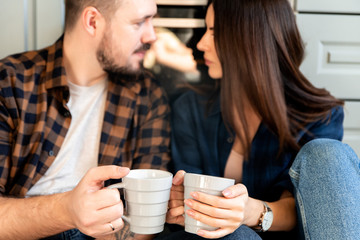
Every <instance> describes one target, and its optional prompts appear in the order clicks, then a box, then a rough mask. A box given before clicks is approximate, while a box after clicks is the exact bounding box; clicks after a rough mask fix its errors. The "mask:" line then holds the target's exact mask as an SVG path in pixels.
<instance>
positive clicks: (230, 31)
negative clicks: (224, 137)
mask: <svg viewBox="0 0 360 240" xmlns="http://www.w3.org/2000/svg"><path fill="white" fill-rule="evenodd" d="M212 4H213V8H214V14H215V20H214V40H215V46H216V49H217V54H218V56H219V59H220V62H221V65H222V70H223V77H222V79H221V80H220V97H221V109H222V114H223V118H224V120H225V122H226V123H227V124H228V125H229V126H230V127H231V128H232V129H235V123H234V119H235V118H234V114H235V113H236V111H234V109H233V107H236V110H237V112H238V114H239V116H238V118H239V119H240V121H241V125H242V127H243V130H244V134H243V136H241V135H240V136H238V137H239V138H240V140H241V143H242V145H243V148H244V149H246V150H247V151H246V154H245V155H246V156H248V155H247V154H248V153H249V150H250V146H251V139H250V137H249V131H248V126H249V123H248V122H247V121H246V116H245V114H244V108H245V107H246V106H245V105H246V104H250V105H251V107H252V108H253V110H254V111H255V113H256V114H258V115H259V116H260V117H261V120H262V122H263V123H265V124H266V126H267V127H268V128H269V129H270V131H272V132H273V133H275V134H276V135H277V136H278V138H279V144H280V149H279V151H282V150H283V149H284V148H285V147H286V148H291V149H295V150H298V149H299V146H298V144H297V142H296V139H295V136H296V135H297V133H298V132H299V131H301V130H303V129H304V126H305V125H306V124H307V123H310V122H313V121H317V120H321V119H325V118H326V117H327V116H328V115H329V114H330V113H331V109H332V108H333V107H335V106H339V105H343V102H342V101H340V100H338V99H336V98H334V97H333V96H331V95H330V93H329V92H328V91H326V90H325V89H319V88H316V87H314V86H313V85H312V84H311V83H310V82H309V81H308V79H306V77H305V76H304V75H303V74H302V73H301V72H300V70H299V67H300V64H301V62H302V60H303V56H304V47H303V42H302V39H301V36H300V34H299V31H298V29H297V25H296V22H295V16H294V14H293V11H292V9H291V7H290V4H289V2H288V0H213V1H212Z"/></svg>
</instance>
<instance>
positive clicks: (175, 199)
mask: <svg viewBox="0 0 360 240" xmlns="http://www.w3.org/2000/svg"><path fill="white" fill-rule="evenodd" d="M184 176H185V171H183V170H180V171H178V172H177V173H176V174H175V176H174V178H173V185H172V187H171V191H170V200H169V210H168V212H167V214H166V222H167V223H170V224H179V225H182V226H184V225H185V218H184V215H183V214H184V185H183V183H184Z"/></svg>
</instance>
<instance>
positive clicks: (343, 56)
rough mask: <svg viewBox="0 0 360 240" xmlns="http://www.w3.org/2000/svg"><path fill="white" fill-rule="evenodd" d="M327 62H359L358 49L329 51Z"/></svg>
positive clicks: (359, 52)
mask: <svg viewBox="0 0 360 240" xmlns="http://www.w3.org/2000/svg"><path fill="white" fill-rule="evenodd" d="M328 62H329V63H337V64H339V63H340V64H349V63H350V64H360V51H354V52H348V51H329V52H328Z"/></svg>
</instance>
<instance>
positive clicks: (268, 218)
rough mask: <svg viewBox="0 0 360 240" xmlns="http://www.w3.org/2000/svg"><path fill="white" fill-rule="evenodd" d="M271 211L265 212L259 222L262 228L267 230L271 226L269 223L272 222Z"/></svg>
mask: <svg viewBox="0 0 360 240" xmlns="http://www.w3.org/2000/svg"><path fill="white" fill-rule="evenodd" d="M273 218H274V216H273V213H272V212H266V213H265V215H264V218H263V221H262V223H261V226H262V230H263V231H267V230H269V228H270V227H271V224H272V222H273Z"/></svg>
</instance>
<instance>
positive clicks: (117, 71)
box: [96, 35, 150, 77]
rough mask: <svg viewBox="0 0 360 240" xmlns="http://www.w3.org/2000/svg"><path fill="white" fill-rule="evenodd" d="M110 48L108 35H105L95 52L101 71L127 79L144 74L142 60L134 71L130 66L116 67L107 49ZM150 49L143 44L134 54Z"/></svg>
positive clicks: (148, 45) (147, 45)
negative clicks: (126, 77) (127, 77)
mask: <svg viewBox="0 0 360 240" xmlns="http://www.w3.org/2000/svg"><path fill="white" fill-rule="evenodd" d="M110 46H111V44H110V42H109V38H108V35H105V36H104V37H103V39H102V41H101V43H100V46H99V48H98V50H97V52H96V57H97V59H98V61H99V63H100V65H101V66H102V68H103V70H104V71H105V72H107V73H108V74H109V75H123V76H129V77H137V76H139V75H141V74H142V73H144V70H145V68H144V64H143V60H141V61H140V62H139V68H138V69H135V68H133V67H132V66H131V65H130V64H127V65H125V66H118V65H117V64H116V62H115V59H114V58H113V57H112V56H111V54H110V53H109V51H111V49H110V48H109V47H110ZM149 48H150V44H143V45H142V46H141V47H140V48H138V49H137V50H136V51H135V53H136V52H139V51H144V50H145V51H146V50H148V49H149Z"/></svg>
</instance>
